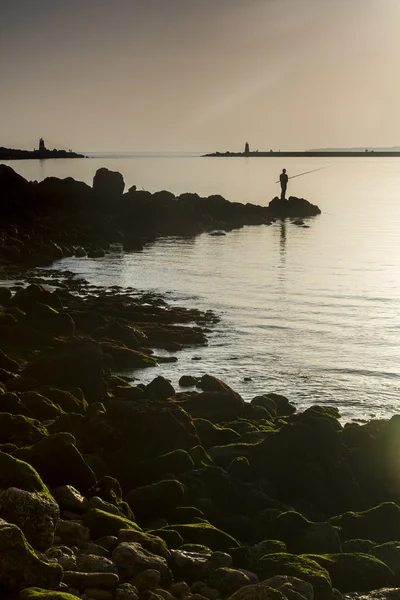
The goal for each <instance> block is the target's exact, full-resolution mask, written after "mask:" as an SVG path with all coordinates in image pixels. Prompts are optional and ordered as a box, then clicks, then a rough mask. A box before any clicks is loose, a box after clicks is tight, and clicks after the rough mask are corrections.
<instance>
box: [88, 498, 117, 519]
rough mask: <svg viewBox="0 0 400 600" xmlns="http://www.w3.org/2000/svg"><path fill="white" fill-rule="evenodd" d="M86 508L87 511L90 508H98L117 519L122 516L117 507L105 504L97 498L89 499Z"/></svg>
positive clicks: (108, 503)
mask: <svg viewBox="0 0 400 600" xmlns="http://www.w3.org/2000/svg"><path fill="white" fill-rule="evenodd" d="M87 508H88V510H90V509H92V508H98V509H99V510H102V511H103V512H107V513H110V514H111V515H117V517H123V516H124V515H123V514H122V513H121V511H120V510H119V508H118V507H117V506H115V505H114V504H111V502H105V500H102V499H101V498H99V497H98V496H92V497H91V498H90V500H89V503H88V506H87Z"/></svg>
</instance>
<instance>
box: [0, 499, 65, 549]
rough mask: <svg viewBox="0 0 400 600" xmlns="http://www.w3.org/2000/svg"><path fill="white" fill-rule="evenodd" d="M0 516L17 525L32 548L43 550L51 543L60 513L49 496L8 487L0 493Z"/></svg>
mask: <svg viewBox="0 0 400 600" xmlns="http://www.w3.org/2000/svg"><path fill="white" fill-rule="evenodd" d="M0 516H1V517H2V518H3V519H5V520H6V521H8V522H9V523H14V524H15V525H18V527H20V529H22V531H23V532H24V534H25V537H26V538H27V540H28V542H29V543H30V544H31V545H32V546H33V547H34V548H37V549H38V550H45V549H46V548H48V547H49V546H51V544H52V543H53V538H54V532H55V528H56V523H57V520H58V518H59V516H60V511H59V508H58V505H57V504H56V503H55V502H54V500H53V499H52V498H51V497H50V495H48V496H45V495H44V494H39V493H37V492H28V491H26V490H20V489H18V488H15V487H10V488H8V489H6V490H4V491H2V492H0Z"/></svg>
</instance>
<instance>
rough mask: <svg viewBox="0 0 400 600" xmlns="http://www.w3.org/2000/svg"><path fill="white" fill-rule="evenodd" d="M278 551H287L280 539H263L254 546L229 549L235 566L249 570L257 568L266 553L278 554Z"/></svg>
mask: <svg viewBox="0 0 400 600" xmlns="http://www.w3.org/2000/svg"><path fill="white" fill-rule="evenodd" d="M277 552H286V546H285V544H284V543H283V542H281V541H280V540H263V541H262V542H259V543H258V544H254V545H253V546H240V547H239V548H231V549H230V550H229V554H230V555H231V556H232V560H233V566H234V568H235V569H247V570H248V571H255V570H257V569H258V562H259V560H260V558H262V557H263V556H265V555H266V554H276V553H277Z"/></svg>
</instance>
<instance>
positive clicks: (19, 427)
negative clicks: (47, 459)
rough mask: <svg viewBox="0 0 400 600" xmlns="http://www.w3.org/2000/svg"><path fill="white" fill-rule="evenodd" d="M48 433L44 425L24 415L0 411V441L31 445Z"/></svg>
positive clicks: (2, 442)
mask: <svg viewBox="0 0 400 600" xmlns="http://www.w3.org/2000/svg"><path fill="white" fill-rule="evenodd" d="M47 435H48V431H47V429H46V427H45V426H44V425H42V424H41V423H40V421H37V420H36V419H30V418H29V417H24V416H23V415H11V414H10V413H0V443H1V444H16V445H17V446H29V445H30V444H35V443H36V442H38V441H39V440H41V439H43V438H44V437H46V436H47Z"/></svg>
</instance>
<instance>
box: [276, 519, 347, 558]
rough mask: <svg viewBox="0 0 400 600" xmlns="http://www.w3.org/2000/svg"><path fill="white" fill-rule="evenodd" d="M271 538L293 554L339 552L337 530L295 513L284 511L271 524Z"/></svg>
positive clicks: (325, 523) (327, 524)
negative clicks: (281, 543)
mask: <svg viewBox="0 0 400 600" xmlns="http://www.w3.org/2000/svg"><path fill="white" fill-rule="evenodd" d="M271 533H272V537H273V538H275V539H277V540H282V541H283V542H285V544H286V546H287V550H288V552H291V553H293V554H310V553H313V554H333V553H336V552H340V550H341V548H340V538H339V534H338V528H337V527H334V526H333V525H331V524H330V523H327V522H313V521H309V520H308V519H306V518H305V517H304V516H303V515H302V514H300V513H299V512H297V511H293V510H291V511H285V512H283V513H282V514H280V515H279V516H278V517H277V519H276V520H275V521H274V522H273V523H272V528H271Z"/></svg>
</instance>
